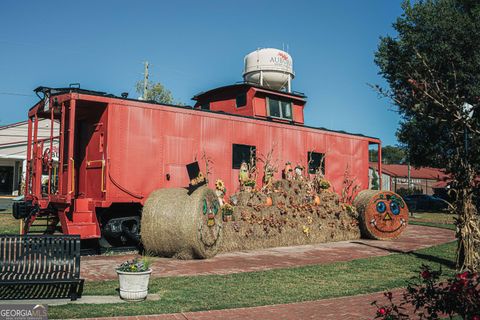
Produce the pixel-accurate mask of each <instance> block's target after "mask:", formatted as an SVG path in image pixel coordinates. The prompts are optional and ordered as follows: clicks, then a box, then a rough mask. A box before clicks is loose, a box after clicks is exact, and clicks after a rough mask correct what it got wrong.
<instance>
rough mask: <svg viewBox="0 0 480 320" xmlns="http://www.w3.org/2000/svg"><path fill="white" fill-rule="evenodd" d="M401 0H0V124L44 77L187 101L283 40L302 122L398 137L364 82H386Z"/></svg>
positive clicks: (387, 140) (23, 109) (29, 100)
mask: <svg viewBox="0 0 480 320" xmlns="http://www.w3.org/2000/svg"><path fill="white" fill-rule="evenodd" d="M400 4H401V0H364V1H358V0H335V1H334V0H331V1H302V0H296V1H282V0H277V1H260V0H256V1H252V0H243V1H220V0H218V1H113V0H112V1H33V0H32V1H16V0H3V1H1V2H0V125H5V124H8V123H12V122H17V121H21V120H25V119H26V116H27V110H28V108H30V107H31V106H32V105H33V104H35V102H36V100H37V98H36V96H35V95H34V94H33V92H32V90H33V89H34V88H36V87H37V86H40V85H42V86H52V87H64V86H68V85H69V84H70V83H76V82H79V83H81V86H82V88H86V89H92V90H98V91H106V92H109V93H113V94H116V95H120V93H121V92H124V91H127V92H130V97H136V94H135V90H134V83H135V82H136V81H137V80H139V79H141V78H142V73H143V65H142V62H143V61H145V60H148V61H149V62H150V63H151V68H150V73H151V77H150V79H151V80H153V81H160V82H162V83H163V84H164V85H165V86H166V87H167V88H168V89H170V90H171V91H172V93H173V94H174V96H175V98H176V99H177V100H180V101H182V102H184V103H187V104H191V103H192V102H191V100H190V98H191V97H193V95H194V94H196V93H198V92H200V91H205V90H208V89H211V88H214V87H217V86H222V85H227V84H232V83H234V82H237V81H240V80H241V76H242V67H243V57H244V56H245V55H246V54H247V53H249V52H250V51H253V50H255V49H256V48H265V47H275V48H280V49H282V48H286V47H287V45H288V48H289V53H290V54H291V55H292V57H293V66H294V70H295V73H296V78H295V79H294V80H293V83H292V87H293V89H294V90H296V91H300V92H304V93H305V94H306V95H307V96H308V103H307V108H306V110H305V118H306V124H308V125H311V126H321V127H326V128H329V129H334V130H345V131H348V132H352V133H362V134H365V135H370V136H375V137H378V138H380V139H382V141H383V143H384V145H388V144H396V143H397V140H396V137H395V131H396V129H397V126H398V122H399V120H400V118H399V116H398V114H396V113H395V112H393V111H392V107H391V106H390V104H389V102H388V101H387V100H385V99H380V98H379V97H378V96H377V94H376V93H375V92H373V90H372V89H371V88H370V87H368V86H367V83H376V84H384V82H383V80H382V79H381V77H380V76H379V75H378V74H377V72H378V68H377V67H376V66H375V64H374V63H373V54H374V51H375V49H376V47H377V44H378V41H379V36H381V35H386V34H390V35H393V34H394V30H393V29H392V27H391V25H392V22H393V21H394V20H395V19H396V17H397V16H399V15H400V14H401V12H402V11H401V8H400Z"/></svg>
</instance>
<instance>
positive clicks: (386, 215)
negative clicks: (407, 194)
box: [353, 190, 408, 240]
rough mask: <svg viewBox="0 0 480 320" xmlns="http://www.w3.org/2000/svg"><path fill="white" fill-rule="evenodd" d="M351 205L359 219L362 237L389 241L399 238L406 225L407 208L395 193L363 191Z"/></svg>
mask: <svg viewBox="0 0 480 320" xmlns="http://www.w3.org/2000/svg"><path fill="white" fill-rule="evenodd" d="M353 205H354V206H355V207H356V208H357V211H358V213H359V218H360V229H361V231H362V235H363V236H364V237H367V238H371V239H377V240H389V239H394V238H397V237H398V236H400V234H401V233H402V232H403V231H404V230H405V228H406V227H407V224H408V208H407V205H406V203H405V201H403V199H402V197H400V196H399V195H398V194H396V193H395V192H391V191H379V190H363V191H361V192H360V193H359V194H358V195H357V197H356V198H355V200H354V202H353Z"/></svg>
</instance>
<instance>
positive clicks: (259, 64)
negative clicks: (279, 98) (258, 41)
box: [243, 48, 295, 92]
mask: <svg viewBox="0 0 480 320" xmlns="http://www.w3.org/2000/svg"><path fill="white" fill-rule="evenodd" d="M294 77H295V74H294V73H293V60H292V57H291V56H290V55H289V54H288V53H286V52H285V51H282V50H278V49H274V48H265V49H257V50H256V51H253V52H251V53H249V54H247V55H246V56H245V69H244V70H243V80H244V81H245V82H250V83H255V84H259V85H260V86H263V87H267V88H271V89H274V90H284V89H286V90H287V91H288V92H290V91H291V81H292V79H293V78H294Z"/></svg>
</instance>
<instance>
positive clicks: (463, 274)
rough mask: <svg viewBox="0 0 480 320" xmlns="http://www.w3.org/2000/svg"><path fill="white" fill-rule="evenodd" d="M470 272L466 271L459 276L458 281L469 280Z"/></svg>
mask: <svg viewBox="0 0 480 320" xmlns="http://www.w3.org/2000/svg"><path fill="white" fill-rule="evenodd" d="M469 275H470V272H468V271H465V272H463V273H460V274H457V278H458V279H462V280H467V279H468V278H469Z"/></svg>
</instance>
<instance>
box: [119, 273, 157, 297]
mask: <svg viewBox="0 0 480 320" xmlns="http://www.w3.org/2000/svg"><path fill="white" fill-rule="evenodd" d="M151 273H152V269H148V270H147V271H143V272H126V271H120V270H117V274H118V280H119V282H120V298H122V299H123V300H127V301H143V300H145V298H146V297H147V294H148V281H149V280H150V274H151Z"/></svg>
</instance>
